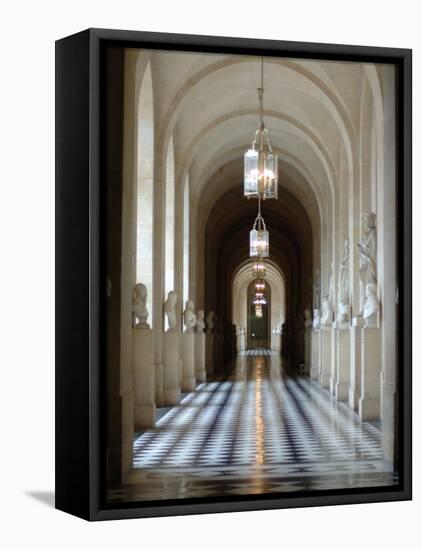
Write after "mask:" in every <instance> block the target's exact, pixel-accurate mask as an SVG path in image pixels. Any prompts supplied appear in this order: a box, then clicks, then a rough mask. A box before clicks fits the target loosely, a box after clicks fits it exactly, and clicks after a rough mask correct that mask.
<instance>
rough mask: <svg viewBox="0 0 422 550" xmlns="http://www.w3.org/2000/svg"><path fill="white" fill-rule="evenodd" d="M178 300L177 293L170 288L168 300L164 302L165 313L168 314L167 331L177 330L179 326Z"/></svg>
mask: <svg viewBox="0 0 422 550" xmlns="http://www.w3.org/2000/svg"><path fill="white" fill-rule="evenodd" d="M176 302H177V293H176V292H175V291H174V290H170V292H169V293H168V294H167V300H166V301H165V302H164V313H165V314H166V316H167V322H168V329H167V332H175V331H176V327H177V321H176Z"/></svg>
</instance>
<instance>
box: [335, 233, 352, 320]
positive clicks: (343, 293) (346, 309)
mask: <svg viewBox="0 0 422 550" xmlns="http://www.w3.org/2000/svg"><path fill="white" fill-rule="evenodd" d="M349 255H350V252H349V239H346V240H345V241H344V253H343V260H342V262H341V263H340V273H339V290H338V303H337V322H338V323H340V324H341V323H346V322H347V321H349V319H350V292H349Z"/></svg>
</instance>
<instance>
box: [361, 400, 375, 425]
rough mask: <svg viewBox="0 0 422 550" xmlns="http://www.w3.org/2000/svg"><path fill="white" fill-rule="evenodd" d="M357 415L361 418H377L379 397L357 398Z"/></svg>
mask: <svg viewBox="0 0 422 550" xmlns="http://www.w3.org/2000/svg"><path fill="white" fill-rule="evenodd" d="M359 416H360V417H361V419H362V420H379V417H380V402H379V399H370V398H368V397H361V398H360V399H359Z"/></svg>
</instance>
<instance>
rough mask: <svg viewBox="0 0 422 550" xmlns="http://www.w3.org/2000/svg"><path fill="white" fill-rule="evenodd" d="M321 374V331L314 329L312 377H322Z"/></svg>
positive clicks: (312, 336)
mask: <svg viewBox="0 0 422 550" xmlns="http://www.w3.org/2000/svg"><path fill="white" fill-rule="evenodd" d="M320 375H321V331H320V330H318V329H312V331H311V378H312V380H318V381H319V379H320Z"/></svg>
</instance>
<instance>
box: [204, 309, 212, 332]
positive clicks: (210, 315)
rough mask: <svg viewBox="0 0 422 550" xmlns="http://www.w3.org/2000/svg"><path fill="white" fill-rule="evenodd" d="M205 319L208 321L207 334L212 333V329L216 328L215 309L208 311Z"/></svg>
mask: <svg viewBox="0 0 422 550" xmlns="http://www.w3.org/2000/svg"><path fill="white" fill-rule="evenodd" d="M205 321H206V323H207V334H212V331H213V329H214V312H213V311H209V312H208V314H207V317H206V319H205Z"/></svg>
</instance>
